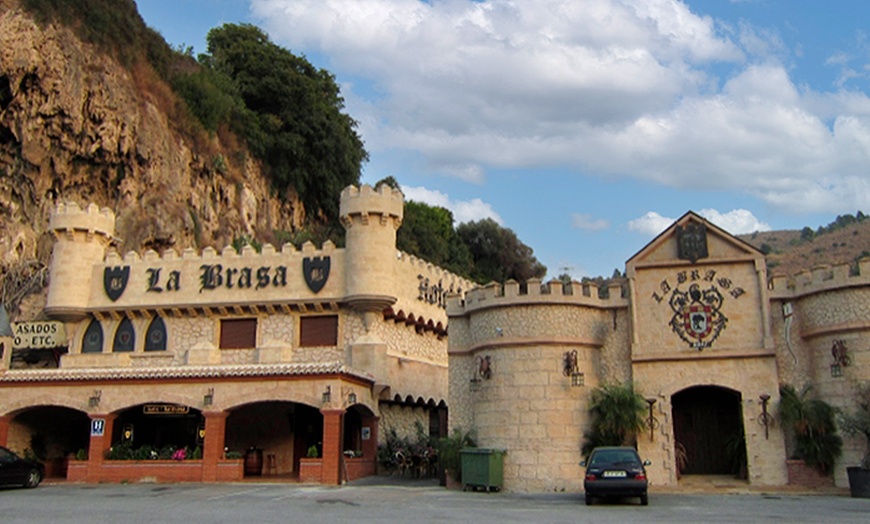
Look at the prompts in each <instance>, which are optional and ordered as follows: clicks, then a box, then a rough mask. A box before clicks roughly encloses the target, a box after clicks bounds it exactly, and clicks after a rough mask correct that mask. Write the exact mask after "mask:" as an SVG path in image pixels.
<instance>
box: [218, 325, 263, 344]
mask: <svg viewBox="0 0 870 524" xmlns="http://www.w3.org/2000/svg"><path fill="white" fill-rule="evenodd" d="M256 346H257V319H256V318H238V319H236V318H234V319H224V320H221V342H220V347H221V349H251V348H254V347H256Z"/></svg>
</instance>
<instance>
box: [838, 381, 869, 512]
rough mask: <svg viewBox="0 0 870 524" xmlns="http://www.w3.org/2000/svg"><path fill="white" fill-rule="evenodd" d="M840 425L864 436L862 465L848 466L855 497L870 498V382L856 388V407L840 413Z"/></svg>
mask: <svg viewBox="0 0 870 524" xmlns="http://www.w3.org/2000/svg"><path fill="white" fill-rule="evenodd" d="M840 426H841V427H842V428H843V431H845V432H846V433H848V434H850V435H858V434H860V435H863V436H864V439H865V440H864V442H865V445H864V458H863V460H862V461H861V465H860V466H851V467H848V468H846V473H847V474H848V475H849V490H850V491H851V493H852V496H853V497H861V498H870V382H865V383H864V384H859V385H858V386H857V388H856V389H855V409H854V410H853V411H851V412H845V411H844V412H841V413H840Z"/></svg>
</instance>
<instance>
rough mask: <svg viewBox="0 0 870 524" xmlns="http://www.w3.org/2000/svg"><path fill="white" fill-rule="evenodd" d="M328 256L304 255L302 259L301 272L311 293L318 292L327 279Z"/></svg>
mask: <svg viewBox="0 0 870 524" xmlns="http://www.w3.org/2000/svg"><path fill="white" fill-rule="evenodd" d="M329 265H330V261H329V257H305V258H303V259H302V274H303V275H304V276H305V283H306V284H308V289H310V290H311V291H312V292H313V293H318V292H320V290H321V289H323V286H325V285H326V281H327V280H328V279H329Z"/></svg>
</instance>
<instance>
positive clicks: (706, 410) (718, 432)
mask: <svg viewBox="0 0 870 524" xmlns="http://www.w3.org/2000/svg"><path fill="white" fill-rule="evenodd" d="M741 405H742V404H741V395H740V392H739V391H734V390H731V389H727V388H723V387H718V386H695V387H690V388H687V389H684V390H682V391H680V392H678V393H676V394H675V395H674V396H673V397H672V398H671V406H672V409H673V411H672V415H673V421H674V440H675V447H676V448H677V450H676V455H677V462H678V467H679V468H680V473H682V474H683V475H735V476H737V477H739V478H746V441H745V432H744V429H743V416H742V410H741ZM683 452H684V453H685V454H684V457H682V456H681V455H682V454H683Z"/></svg>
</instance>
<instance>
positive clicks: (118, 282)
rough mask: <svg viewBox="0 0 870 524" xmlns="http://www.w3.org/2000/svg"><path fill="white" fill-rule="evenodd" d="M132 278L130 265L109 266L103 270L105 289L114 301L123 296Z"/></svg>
mask: <svg viewBox="0 0 870 524" xmlns="http://www.w3.org/2000/svg"><path fill="white" fill-rule="evenodd" d="M129 279H130V266H123V267H121V266H115V267H107V268H106V269H104V270H103V289H105V290H106V295H107V296H108V297H109V298H110V299H111V300H112V302H114V301H116V300H118V299H119V298H121V295H123V294H124V290H125V289H127V281H128V280H129Z"/></svg>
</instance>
